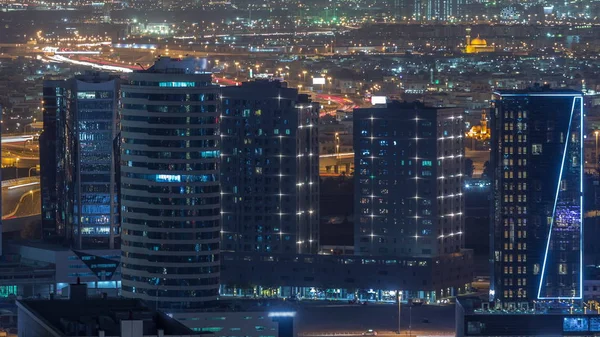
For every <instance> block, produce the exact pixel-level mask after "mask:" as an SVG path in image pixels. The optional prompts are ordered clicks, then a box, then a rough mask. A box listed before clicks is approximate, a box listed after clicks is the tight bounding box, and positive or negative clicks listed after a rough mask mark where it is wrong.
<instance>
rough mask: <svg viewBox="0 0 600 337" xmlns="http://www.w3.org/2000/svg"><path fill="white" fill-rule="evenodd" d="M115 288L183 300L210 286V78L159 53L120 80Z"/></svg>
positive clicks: (165, 303) (203, 294) (213, 220)
mask: <svg viewBox="0 0 600 337" xmlns="http://www.w3.org/2000/svg"><path fill="white" fill-rule="evenodd" d="M122 88H123V99H122V104H123V110H122V119H121V125H122V139H123V140H122V148H121V155H122V157H121V193H122V204H123V208H122V226H123V236H122V259H121V262H122V274H123V281H122V292H123V295H124V296H125V297H134V298H141V299H144V300H146V301H152V302H156V303H157V307H161V308H170V309H185V308H196V307H201V306H204V305H206V304H207V302H211V301H214V300H216V298H217V295H218V289H219V232H220V216H221V214H220V212H221V209H220V189H219V166H218V163H219V156H220V151H219V141H220V136H219V126H218V123H219V115H220V111H219V100H218V94H219V87H218V86H214V85H212V84H211V75H210V74H205V73H203V70H202V68H201V67H199V66H198V64H197V61H196V59H193V58H186V59H184V60H177V59H171V58H168V57H163V58H160V59H159V60H158V61H157V62H156V63H155V64H154V65H153V66H152V67H150V68H149V69H147V70H144V71H139V72H135V73H133V74H131V75H130V76H129V81H128V83H127V84H126V85H123V87H122Z"/></svg>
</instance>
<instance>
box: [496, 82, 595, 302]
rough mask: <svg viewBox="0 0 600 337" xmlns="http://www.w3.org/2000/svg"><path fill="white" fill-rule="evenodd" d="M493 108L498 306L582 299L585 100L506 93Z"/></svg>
mask: <svg viewBox="0 0 600 337" xmlns="http://www.w3.org/2000/svg"><path fill="white" fill-rule="evenodd" d="M491 110H492V111H491V116H492V126H493V130H492V149H493V151H492V158H491V161H492V165H493V168H494V179H493V184H494V190H495V192H494V198H493V203H494V204H493V206H492V211H493V214H492V228H491V230H492V233H493V235H492V244H491V249H492V252H491V254H492V256H491V258H492V260H493V263H494V266H493V276H492V288H491V291H492V292H491V295H492V296H491V297H492V300H499V301H501V302H502V303H504V304H510V305H512V304H514V303H517V302H527V301H530V300H538V299H540V300H544V299H581V298H582V276H583V275H582V243H581V240H582V225H581V224H582V214H583V213H582V205H583V199H582V198H583V193H582V189H583V185H582V177H583V176H582V174H583V165H582V160H583V158H582V155H583V142H582V137H583V96H582V94H581V93H580V92H576V91H565V90H550V89H548V88H544V87H536V88H532V90H530V91H506V92H505V91H501V92H498V93H496V94H495V100H494V101H493V103H492V109H491ZM511 303H512V304H511Z"/></svg>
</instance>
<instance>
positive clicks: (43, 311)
mask: <svg viewBox="0 0 600 337" xmlns="http://www.w3.org/2000/svg"><path fill="white" fill-rule="evenodd" d="M70 293H71V296H70V298H69V299H68V300H56V299H50V300H19V301H18V302H17V307H18V309H19V336H20V337H46V336H48V337H50V336H53V337H63V336H65V337H66V336H90V337H91V336H98V337H104V336H119V337H150V336H152V337H156V336H159V337H169V336H177V337H184V336H185V337H187V336H190V337H191V336H199V334H197V333H194V332H193V331H192V330H190V329H189V328H187V327H185V326H184V325H183V324H181V323H179V322H177V321H176V320H175V319H173V318H171V317H169V316H168V315H166V314H164V313H162V312H157V311H153V310H151V309H148V308H147V307H145V306H144V305H143V304H142V302H141V301H140V300H137V299H115V298H88V297H87V286H86V285H85V284H73V285H71V291H70Z"/></svg>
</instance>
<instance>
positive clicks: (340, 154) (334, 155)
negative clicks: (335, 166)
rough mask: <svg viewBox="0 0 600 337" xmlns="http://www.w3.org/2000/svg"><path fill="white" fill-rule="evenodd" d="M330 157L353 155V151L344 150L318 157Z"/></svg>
mask: <svg viewBox="0 0 600 337" xmlns="http://www.w3.org/2000/svg"><path fill="white" fill-rule="evenodd" d="M332 157H354V152H344V153H338V154H335V153H334V154H322V155H320V156H319V158H332Z"/></svg>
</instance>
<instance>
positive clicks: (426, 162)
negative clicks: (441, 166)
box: [422, 160, 432, 166]
mask: <svg viewBox="0 0 600 337" xmlns="http://www.w3.org/2000/svg"><path fill="white" fill-rule="evenodd" d="M422 165H423V166H431V165H432V163H431V160H423V162H422Z"/></svg>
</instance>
